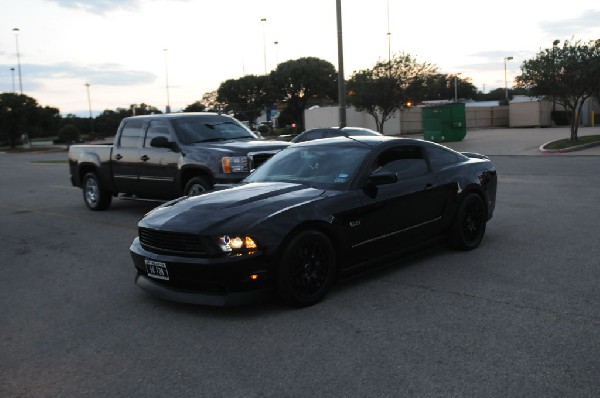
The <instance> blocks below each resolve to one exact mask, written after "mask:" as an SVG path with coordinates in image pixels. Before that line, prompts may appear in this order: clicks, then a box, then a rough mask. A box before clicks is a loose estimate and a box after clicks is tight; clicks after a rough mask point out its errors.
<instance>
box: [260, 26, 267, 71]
mask: <svg viewBox="0 0 600 398" xmlns="http://www.w3.org/2000/svg"><path fill="white" fill-rule="evenodd" d="M260 22H264V23H263V60H264V62H265V76H266V75H267V36H266V34H265V24H266V23H267V18H261V19H260Z"/></svg>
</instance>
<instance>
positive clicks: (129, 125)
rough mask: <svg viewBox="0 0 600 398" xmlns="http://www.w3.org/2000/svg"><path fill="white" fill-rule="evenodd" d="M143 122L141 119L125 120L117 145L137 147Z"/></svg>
mask: <svg viewBox="0 0 600 398" xmlns="http://www.w3.org/2000/svg"><path fill="white" fill-rule="evenodd" d="M143 124H144V122H143V121H142V120H130V121H128V122H126V123H125V126H123V130H122V131H121V137H120V138H119V146H120V147H121V148H137V147H138V146H139V142H140V139H141V138H142V134H143V132H142V126H143Z"/></svg>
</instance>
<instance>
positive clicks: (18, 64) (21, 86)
mask: <svg viewBox="0 0 600 398" xmlns="http://www.w3.org/2000/svg"><path fill="white" fill-rule="evenodd" d="M13 32H15V43H16V44H17V67H18V69H19V90H20V91H21V94H23V80H22V79H21V56H20V54H19V28H13Z"/></svg>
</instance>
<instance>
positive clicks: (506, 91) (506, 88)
mask: <svg viewBox="0 0 600 398" xmlns="http://www.w3.org/2000/svg"><path fill="white" fill-rule="evenodd" d="M512 59H513V57H504V96H505V98H506V101H508V77H507V74H506V61H510V60H512Z"/></svg>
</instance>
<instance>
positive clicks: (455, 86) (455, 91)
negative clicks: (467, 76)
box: [454, 73, 460, 102]
mask: <svg viewBox="0 0 600 398" xmlns="http://www.w3.org/2000/svg"><path fill="white" fill-rule="evenodd" d="M458 75H460V73H457V74H455V75H454V102H458Z"/></svg>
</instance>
